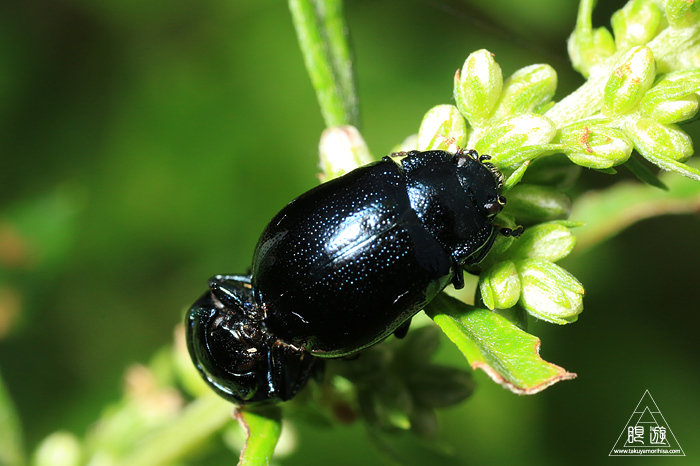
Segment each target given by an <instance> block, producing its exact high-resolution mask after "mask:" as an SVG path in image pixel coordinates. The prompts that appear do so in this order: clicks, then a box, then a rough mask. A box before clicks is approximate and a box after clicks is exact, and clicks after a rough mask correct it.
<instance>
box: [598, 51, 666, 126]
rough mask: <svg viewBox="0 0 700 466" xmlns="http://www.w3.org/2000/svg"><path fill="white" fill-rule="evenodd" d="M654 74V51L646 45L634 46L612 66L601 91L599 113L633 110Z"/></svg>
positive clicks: (623, 112)
mask: <svg viewBox="0 0 700 466" xmlns="http://www.w3.org/2000/svg"><path fill="white" fill-rule="evenodd" d="M655 75H656V64H655V63H654V54H653V53H652V51H651V49H650V48H649V47H644V46H641V47H634V48H633V49H631V50H630V51H629V52H627V53H626V54H624V55H623V56H622V57H621V58H620V59H619V60H618V62H617V63H616V64H615V66H614V67H613V70H612V73H610V77H609V78H608V82H607V84H606V85H605V91H604V93H603V114H605V115H607V116H613V115H624V114H625V113H628V112H631V111H632V110H634V109H635V108H636V107H637V105H638V104H639V102H640V101H641V100H642V97H644V93H645V92H646V91H648V90H649V88H650V87H651V84H652V83H653V82H654V76H655Z"/></svg>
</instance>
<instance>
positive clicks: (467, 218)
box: [187, 151, 512, 403]
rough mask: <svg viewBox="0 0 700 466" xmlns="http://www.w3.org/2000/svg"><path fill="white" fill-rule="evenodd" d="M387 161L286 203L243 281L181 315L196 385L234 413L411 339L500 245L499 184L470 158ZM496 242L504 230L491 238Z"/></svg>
mask: <svg viewBox="0 0 700 466" xmlns="http://www.w3.org/2000/svg"><path fill="white" fill-rule="evenodd" d="M403 155H405V157H404V158H402V159H401V160H400V162H395V161H394V160H393V159H391V158H389V157H385V158H384V159H383V160H382V161H381V162H376V163H373V164H370V165H366V166H364V167H360V168H358V169H356V170H353V171H352V172H350V173H348V174H346V175H344V176H342V177H340V178H336V179H334V180H332V181H329V182H327V183H324V184H322V185H320V186H318V187H316V188H314V189H312V190H310V191H308V192H306V193H304V194H302V195H301V196H299V197H298V198H297V199H295V200H293V201H292V202H291V203H289V205H287V206H286V207H285V208H284V209H282V211H280V212H279V213H278V214H277V215H276V216H275V217H274V218H273V219H272V221H271V222H270V223H269V225H268V226H267V227H266V228H265V231H264V232H263V234H262V236H261V237H260V240H259V241H258V245H257V247H256V249H255V254H254V255H253V265H252V274H251V276H226V275H225V276H216V277H214V278H212V279H211V280H210V282H209V288H210V289H209V291H207V292H206V293H205V294H204V295H203V296H202V297H201V298H200V299H199V300H198V301H197V302H196V303H195V304H194V305H193V306H192V308H191V309H190V311H189V312H188V315H187V342H188V348H189V351H190V354H191V356H192V359H193V361H194V363H195V365H196V367H197V369H198V370H199V372H200V373H201V375H202V376H203V377H204V379H205V380H206V381H207V382H208V383H209V384H210V385H211V386H212V387H213V388H214V389H215V390H216V391H217V392H218V393H219V394H220V395H221V396H223V397H224V398H227V399H229V400H231V401H234V402H236V403H248V402H257V401H267V400H272V401H276V400H287V399H290V398H292V397H293V396H294V395H295V394H296V392H297V391H298V390H299V389H300V388H301V387H303V386H304V384H305V383H306V381H307V380H308V378H309V377H310V376H311V375H312V374H313V373H314V372H315V371H316V370H317V369H318V367H319V366H320V364H321V360H320V359H319V358H335V357H341V356H347V355H351V354H353V353H356V352H358V351H360V350H362V349H363V348H366V347H368V346H370V345H373V344H375V343H377V342H379V341H381V340H382V339H384V338H386V337H387V336H389V335H390V334H391V333H396V334H397V335H398V336H402V335H403V334H405V332H406V331H407V330H408V325H409V323H410V319H411V317H413V315H415V314H416V313H417V312H418V311H420V310H421V309H422V308H423V307H424V306H425V305H426V304H428V303H429V302H430V301H431V300H433V299H434V298H435V297H436V296H437V294H438V293H439V292H440V291H442V289H443V288H445V287H446V286H447V285H448V284H450V283H452V284H454V285H455V287H457V288H461V287H462V286H463V284H464V283H463V268H464V267H465V266H469V265H473V264H476V263H478V262H479V261H480V260H481V259H482V258H483V257H484V256H485V255H486V253H488V251H489V250H490V249H491V246H492V244H493V242H494V240H495V238H496V236H497V234H498V231H499V228H497V227H495V226H494V225H493V222H492V220H493V218H494V217H495V216H496V215H497V214H498V213H499V212H500V211H501V209H502V208H503V206H504V205H505V198H504V197H503V196H502V195H501V193H500V191H501V187H502V184H503V178H502V176H501V174H500V173H499V172H498V170H497V169H496V168H495V167H494V166H493V165H491V164H490V163H488V162H486V160H488V156H481V157H479V155H478V154H477V153H476V152H475V151H468V152H461V151H460V152H458V153H457V154H450V153H447V152H443V151H429V152H416V151H413V152H408V153H406V154H403ZM500 230H501V231H502V232H503V233H505V234H510V233H512V232H511V230H508V229H500Z"/></svg>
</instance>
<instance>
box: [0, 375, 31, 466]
mask: <svg viewBox="0 0 700 466" xmlns="http://www.w3.org/2000/svg"><path fill="white" fill-rule="evenodd" d="M25 463H26V461H25V457H24V448H23V446H22V428H21V425H20V422H19V418H18V417H17V412H16V411H15V407H14V405H13V403H12V399H11V398H10V394H9V392H8V391H7V389H6V388H5V384H4V382H3V380H2V377H1V376H0V464H1V465H6V466H22V465H23V464H25Z"/></svg>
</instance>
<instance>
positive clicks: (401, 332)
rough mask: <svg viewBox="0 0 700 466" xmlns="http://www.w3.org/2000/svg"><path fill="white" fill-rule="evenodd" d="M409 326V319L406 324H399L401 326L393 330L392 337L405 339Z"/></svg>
mask: <svg viewBox="0 0 700 466" xmlns="http://www.w3.org/2000/svg"><path fill="white" fill-rule="evenodd" d="M410 326H411V319H408V320H407V321H406V322H404V323H403V324H401V325H400V326H399V328H397V329H396V330H394V336H395V337H396V338H403V337H405V336H406V334H407V333H408V328H409V327H410Z"/></svg>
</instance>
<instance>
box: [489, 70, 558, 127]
mask: <svg viewBox="0 0 700 466" xmlns="http://www.w3.org/2000/svg"><path fill="white" fill-rule="evenodd" d="M556 89H557V72H556V71H554V68H552V67H551V66H549V65H531V66H526V67H525V68H521V69H519V70H518V71H516V72H515V73H513V75H512V76H511V77H510V78H508V79H507V80H506V82H505V83H504V84H503V90H502V91H501V96H500V98H499V99H498V103H497V104H496V110H495V112H494V115H493V117H491V121H492V122H499V121H501V120H503V119H505V118H508V117H511V116H513V115H520V114H523V113H531V112H534V111H536V110H539V109H540V107H542V106H543V105H546V104H547V103H548V102H549V101H550V100H552V97H553V96H554V91H555V90H556Z"/></svg>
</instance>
